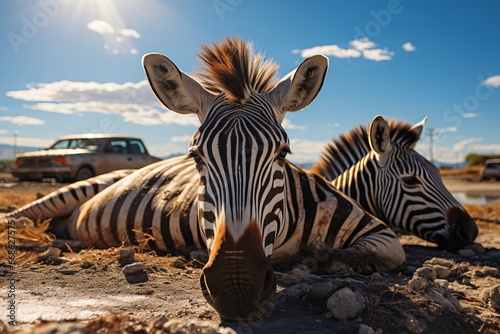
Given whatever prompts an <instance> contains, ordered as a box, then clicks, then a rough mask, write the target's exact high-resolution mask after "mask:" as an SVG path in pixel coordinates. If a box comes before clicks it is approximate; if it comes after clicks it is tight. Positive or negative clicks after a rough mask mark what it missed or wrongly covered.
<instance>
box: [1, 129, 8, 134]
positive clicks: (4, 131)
mask: <svg viewBox="0 0 500 334" xmlns="http://www.w3.org/2000/svg"><path fill="white" fill-rule="evenodd" d="M7 133H9V130H7V129H0V135H6V134H7Z"/></svg>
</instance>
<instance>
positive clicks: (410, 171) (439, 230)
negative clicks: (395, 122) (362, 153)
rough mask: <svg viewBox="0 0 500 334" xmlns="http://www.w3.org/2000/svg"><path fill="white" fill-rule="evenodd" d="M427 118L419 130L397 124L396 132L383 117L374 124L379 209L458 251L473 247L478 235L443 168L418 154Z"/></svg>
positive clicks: (405, 227)
mask: <svg viewBox="0 0 500 334" xmlns="http://www.w3.org/2000/svg"><path fill="white" fill-rule="evenodd" d="M426 120H427V118H424V119H423V120H422V121H421V122H420V123H418V124H416V125H414V126H413V127H404V126H394V128H395V129H397V130H396V131H394V130H393V131H391V127H390V126H389V125H388V124H387V122H386V121H385V120H384V118H383V117H381V116H377V117H375V119H374V120H373V121H372V123H371V125H370V128H369V130H368V137H369V144H370V147H371V150H372V151H371V152H370V154H369V156H371V157H372V158H373V159H374V160H375V161H376V164H375V166H376V167H375V168H378V170H377V171H376V172H374V174H375V175H376V176H375V186H376V187H377V188H378V191H376V192H377V193H378V194H379V196H378V199H376V201H377V203H376V204H375V205H376V207H377V208H376V211H378V213H377V214H378V216H379V217H380V218H382V219H385V220H386V221H387V222H388V223H389V224H391V225H393V226H396V227H400V228H402V229H403V230H406V231H412V232H413V233H414V234H416V235H417V236H419V237H421V238H423V239H425V240H429V241H432V242H435V243H437V244H438V246H439V247H441V248H443V249H447V250H454V251H456V250H458V249H460V248H463V247H464V246H466V245H468V244H471V243H472V242H473V241H474V239H475V238H476V236H477V232H478V231H477V227H476V224H475V222H474V221H473V220H472V218H471V217H470V216H469V214H468V213H467V212H466V211H465V209H464V208H463V207H462V206H461V205H460V203H459V202H458V201H457V200H456V199H455V198H454V197H453V195H452V194H451V193H450V192H449V191H448V190H447V189H446V187H445V186H444V184H443V181H442V179H441V176H440V173H439V170H438V169H437V167H436V166H434V165H433V164H432V163H431V162H429V161H428V160H427V159H425V158H424V157H423V156H421V155H420V154H418V153H417V152H416V151H415V150H414V147H415V145H416V143H417V141H418V140H419V139H420V136H421V134H422V131H423V128H424V125H425V122H426Z"/></svg>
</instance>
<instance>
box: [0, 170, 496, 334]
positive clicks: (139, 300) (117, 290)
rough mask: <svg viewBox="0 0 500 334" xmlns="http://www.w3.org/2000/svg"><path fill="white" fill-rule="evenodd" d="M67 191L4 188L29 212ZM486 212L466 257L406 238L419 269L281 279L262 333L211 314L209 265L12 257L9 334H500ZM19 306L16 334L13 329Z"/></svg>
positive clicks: (491, 229) (2, 276)
mask: <svg viewBox="0 0 500 334" xmlns="http://www.w3.org/2000/svg"><path fill="white" fill-rule="evenodd" d="M2 182H3V183H2ZM446 184H447V186H448V187H449V188H452V189H453V191H464V192H465V191H470V190H471V188H473V189H475V190H478V191H482V190H485V189H486V188H487V189H488V191H491V193H497V194H498V193H500V183H499V182H486V183H484V182H473V181H464V180H461V179H457V178H454V179H451V180H446ZM2 185H3V186H2ZM59 186H60V185H57V184H49V183H43V184H42V183H22V184H20V183H16V182H13V181H12V180H9V179H4V180H3V181H0V211H3V212H6V211H10V210H12V209H13V208H15V207H17V206H18V205H19V204H18V203H17V202H16V196H18V195H16V194H19V198H21V197H22V194H24V195H26V193H27V194H28V195H29V196H31V197H33V199H35V198H36V197H38V196H40V195H43V194H46V193H48V192H49V191H51V190H53V189H56V188H57V187H59ZM485 187H486V188H485ZM476 188H477V189H476ZM37 193H38V195H37ZM7 194H8V196H7ZM6 197H8V198H6ZM31 200H32V199H31ZM6 203H14V204H6ZM495 208H496V209H495ZM485 209H487V210H486V211H487V212H490V213H491V212H494V214H493V215H491V214H489V216H488V219H487V220H488V221H489V222H481V221H479V222H478V225H479V231H480V233H479V236H478V238H477V240H476V244H474V245H472V246H471V247H468V248H467V249H464V250H461V251H459V252H458V253H450V252H447V251H441V250H438V249H436V248H435V247H434V245H432V244H430V243H426V242H423V241H421V240H419V239H417V238H415V237H413V236H405V235H403V236H401V237H400V238H401V242H402V243H403V245H404V248H405V251H406V254H407V261H406V262H405V264H404V265H403V266H402V267H401V268H399V270H397V271H396V272H393V273H381V274H379V273H376V274H373V275H371V276H361V275H354V276H332V275H321V274H318V273H311V272H310V270H309V267H308V266H307V265H305V264H298V265H296V266H293V267H287V268H278V269H279V271H277V277H278V292H277V295H276V297H275V300H274V304H275V305H274V308H273V309H272V310H270V311H269V312H268V313H267V314H266V316H265V317H264V318H262V319H260V320H255V321H250V322H243V321H241V322H226V321H222V320H221V319H220V317H219V316H218V315H217V314H216V313H215V311H214V310H213V309H212V308H211V307H209V306H208V304H207V303H206V301H205V299H204V298H203V296H202V293H201V290H200V288H199V275H200V269H201V267H202V264H201V263H200V262H199V261H197V260H192V259H185V258H182V257H167V256H156V255H152V254H135V258H134V259H132V257H133V255H132V257H131V255H130V249H125V250H124V249H123V248H122V249H109V250H83V251H81V252H79V251H78V250H77V249H75V250H72V251H71V250H69V249H67V248H66V249H65V250H64V251H63V252H62V253H61V254H59V251H58V250H57V249H56V248H49V245H45V246H42V247H39V248H38V249H37V251H38V254H36V257H35V259H34V260H33V261H30V263H27V264H21V263H20V262H22V261H21V260H22V259H20V260H19V261H18V263H16V265H15V267H14V268H12V267H11V266H10V264H9V262H8V259H7V258H5V257H4V258H0V298H1V305H0V321H1V322H0V333H2V332H7V333H169V332H177V333H191V332H193V333H217V332H220V333H231V332H237V333H269V332H272V333H303V332H308V333H325V332H328V333H498V332H499V331H500V273H499V268H500V224H498V221H499V220H500V215H498V214H497V213H495V212H498V211H495V210H497V207H494V208H493V209H491V208H490V207H489V206H488V207H486V208H485ZM477 212H483V211H477ZM478 218H481V217H478ZM63 248H64V247H63ZM44 252H45V253H44ZM120 254H121V255H120ZM199 255H203V254H202V253H201V254H199ZM127 256H128V257H127ZM130 263H135V264H133V265H132V267H130V266H127V267H124V265H126V264H130ZM124 268H125V269H124ZM13 274H14V277H12V275H13ZM344 288H348V289H350V291H352V292H354V294H357V296H358V297H359V296H361V297H359V298H357V299H356V300H357V301H358V304H361V306H362V307H361V308H360V309H358V310H357V311H356V309H355V307H354V313H353V314H351V315H350V316H347V317H348V319H345V320H342V318H344V317H345V316H343V314H344V313H342V311H345V310H351V311H352V310H353V308H352V307H351V304H352V303H353V300H352V299H345V300H344V301H343V302H338V301H337V302H336V301H335V300H336V299H335V298H336V297H338V296H339V295H340V293H339V292H345V291H346V290H345V289H344ZM11 290H13V292H12V291H11ZM12 293H14V296H11V294H12ZM11 297H12V298H11ZM341 300H342V299H341ZM12 301H14V302H15V305H16V309H15V312H14V316H15V320H16V324H17V326H15V327H11V326H8V323H9V321H11V320H10V319H11V318H9V316H11V310H10V309H9V305H10V304H9V303H11V302H12ZM339 303H341V304H342V303H344V304H342V310H341V312H340V313H339V311H338V310H337V308H336V307H335V304H337V305H338V304H339Z"/></svg>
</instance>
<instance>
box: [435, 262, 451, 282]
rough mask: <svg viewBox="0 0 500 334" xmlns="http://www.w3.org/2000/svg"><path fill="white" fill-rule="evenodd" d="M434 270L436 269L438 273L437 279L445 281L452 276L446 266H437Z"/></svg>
mask: <svg viewBox="0 0 500 334" xmlns="http://www.w3.org/2000/svg"><path fill="white" fill-rule="evenodd" d="M432 269H434V271H435V272H436V276H437V278H441V279H443V278H446V277H448V276H450V269H449V268H447V267H445V266H441V265H439V264H436V265H435V266H433V267H432Z"/></svg>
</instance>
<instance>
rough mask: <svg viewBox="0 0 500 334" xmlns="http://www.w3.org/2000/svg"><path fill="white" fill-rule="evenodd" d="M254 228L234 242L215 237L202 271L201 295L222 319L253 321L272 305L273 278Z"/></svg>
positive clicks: (227, 237)
mask: <svg viewBox="0 0 500 334" xmlns="http://www.w3.org/2000/svg"><path fill="white" fill-rule="evenodd" d="M251 225H255V227H251ZM256 225H257V224H250V226H249V227H248V228H247V230H246V231H245V232H244V233H243V235H242V236H241V237H240V238H239V239H238V240H237V241H236V242H235V241H234V239H233V238H232V237H231V236H230V235H229V234H228V233H227V232H225V231H224V232H223V233H224V234H225V235H224V236H223V237H216V241H215V242H214V245H213V248H212V251H211V252H210V257H209V260H208V262H207V264H206V265H205V267H204V268H203V270H202V274H201V277H200V286H201V290H202V292H203V295H204V297H205V299H206V300H207V302H208V303H209V304H210V305H211V306H212V307H213V308H214V309H215V310H216V311H217V313H219V315H220V316H221V318H223V319H227V320H242V321H243V320H251V319H257V318H260V317H261V316H262V315H263V314H264V313H265V312H266V311H267V310H268V309H269V308H270V307H271V305H272V302H271V299H272V297H273V296H274V294H275V292H276V276H275V274H274V271H273V268H272V266H271V263H270V261H269V259H268V258H267V257H266V256H265V254H264V249H263V247H262V238H261V236H260V232H259V229H258V227H256Z"/></svg>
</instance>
